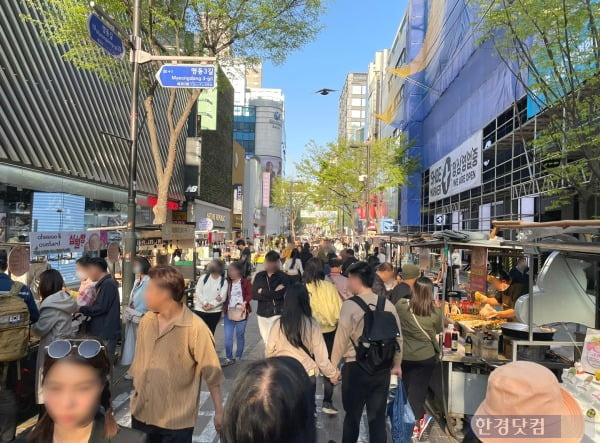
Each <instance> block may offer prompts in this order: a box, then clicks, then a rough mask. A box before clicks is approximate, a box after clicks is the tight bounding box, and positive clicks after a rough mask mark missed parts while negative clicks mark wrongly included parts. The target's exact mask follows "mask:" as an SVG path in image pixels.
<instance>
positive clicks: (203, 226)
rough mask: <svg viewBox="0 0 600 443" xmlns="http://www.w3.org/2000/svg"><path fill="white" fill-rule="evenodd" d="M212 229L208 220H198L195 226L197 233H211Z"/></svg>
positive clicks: (211, 224) (210, 220)
mask: <svg viewBox="0 0 600 443" xmlns="http://www.w3.org/2000/svg"><path fill="white" fill-rule="evenodd" d="M213 227H214V223H213V221H212V219H210V218H200V219H198V223H197V224H196V229H198V231H212V230H213Z"/></svg>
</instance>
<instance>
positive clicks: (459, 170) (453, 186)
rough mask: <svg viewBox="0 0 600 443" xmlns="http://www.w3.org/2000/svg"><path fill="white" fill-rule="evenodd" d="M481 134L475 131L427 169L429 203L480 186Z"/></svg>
mask: <svg viewBox="0 0 600 443" xmlns="http://www.w3.org/2000/svg"><path fill="white" fill-rule="evenodd" d="M482 134H483V132H482V131H477V132H476V133H475V134H473V135H471V136H470V137H469V138H468V139H467V140H465V141H464V142H463V143H462V144H461V145H460V146H459V147H458V148H456V149H455V150H454V151H452V152H451V153H449V154H448V155H446V156H445V157H444V158H443V159H441V160H439V161H438V162H436V163H434V164H433V166H431V167H430V168H429V201H430V202H435V201H438V200H442V199H444V198H446V197H450V196H452V195H455V194H458V193H460V192H463V191H466V190H468V189H471V188H473V187H475V186H480V185H481V165H482V154H481V143H482Z"/></svg>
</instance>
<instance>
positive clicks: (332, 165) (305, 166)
mask: <svg viewBox="0 0 600 443" xmlns="http://www.w3.org/2000/svg"><path fill="white" fill-rule="evenodd" d="M351 146H353V145H352V144H351V143H349V142H347V141H339V142H330V143H328V144H327V145H325V146H317V145H315V144H314V143H313V144H310V145H309V146H307V148H306V153H305V155H304V157H303V158H302V160H301V161H300V163H299V164H298V165H296V168H297V170H298V173H299V175H300V177H301V178H302V179H303V180H304V181H306V182H307V183H310V184H311V185H312V202H313V203H314V204H316V205H320V206H322V207H323V208H334V209H337V208H342V209H343V210H344V211H345V212H346V214H347V215H349V216H350V218H351V217H352V213H353V210H354V208H356V207H357V206H359V205H360V204H362V203H363V202H364V201H365V199H366V184H367V182H366V180H365V179H366V174H367V149H366V146H361V147H358V148H356V147H351ZM409 147H410V144H409V143H407V141H406V139H405V138H399V139H394V138H384V139H379V140H375V141H373V142H372V143H371V144H370V146H369V150H370V168H369V169H370V172H371V177H370V178H369V183H368V184H369V188H370V191H371V194H380V193H381V192H383V191H384V190H385V189H388V188H393V187H397V186H400V185H404V184H406V183H408V177H409V176H410V174H411V173H413V172H414V171H415V170H416V169H417V166H418V164H417V162H416V161H415V159H413V158H411V157H409V156H408V149H409Z"/></svg>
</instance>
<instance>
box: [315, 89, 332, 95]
mask: <svg viewBox="0 0 600 443" xmlns="http://www.w3.org/2000/svg"><path fill="white" fill-rule="evenodd" d="M335 91H337V89H329V88H323V89H319V90H318V91H315V94H321V95H329V93H330V92H335Z"/></svg>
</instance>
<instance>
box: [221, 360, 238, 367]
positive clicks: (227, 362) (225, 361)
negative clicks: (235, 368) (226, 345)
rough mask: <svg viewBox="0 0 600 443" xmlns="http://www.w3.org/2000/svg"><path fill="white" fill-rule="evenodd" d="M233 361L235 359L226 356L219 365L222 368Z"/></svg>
mask: <svg viewBox="0 0 600 443" xmlns="http://www.w3.org/2000/svg"><path fill="white" fill-rule="evenodd" d="M234 363H235V359H231V358H226V359H225V360H223V363H221V366H222V367H223V368H225V367H227V366H231V365H232V364H234Z"/></svg>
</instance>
